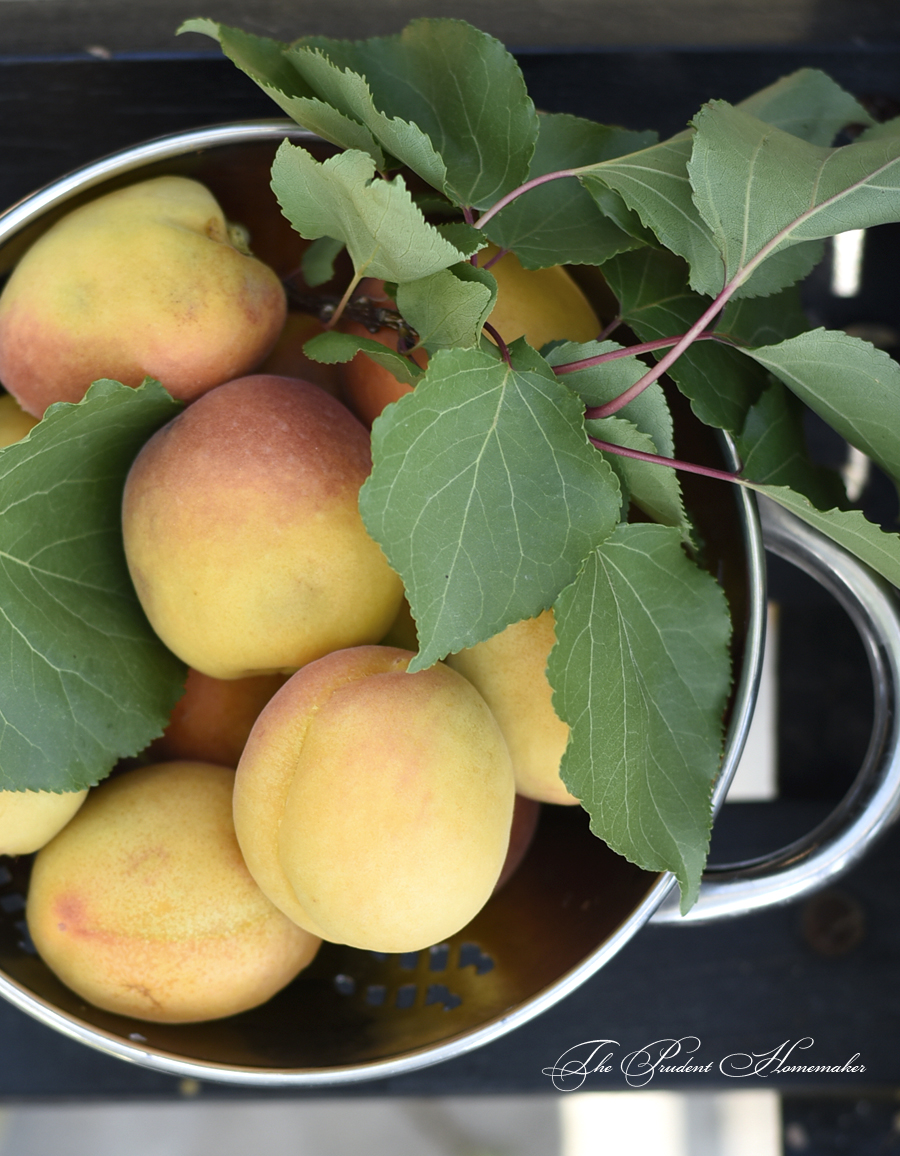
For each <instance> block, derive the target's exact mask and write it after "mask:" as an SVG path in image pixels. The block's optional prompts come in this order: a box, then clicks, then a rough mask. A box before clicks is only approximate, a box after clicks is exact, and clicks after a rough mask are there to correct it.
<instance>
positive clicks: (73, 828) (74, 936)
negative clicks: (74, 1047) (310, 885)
mask: <svg viewBox="0 0 900 1156" xmlns="http://www.w3.org/2000/svg"><path fill="white" fill-rule="evenodd" d="M233 785H234V773H233V772H232V771H230V770H228V769H227V768H224V767H216V766H212V765H211V764H206V763H191V762H173V763H165V764H160V765H155V766H151V767H145V768H142V769H140V770H135V771H129V772H126V773H125V774H122V775H119V776H118V777H117V778H114V779H109V780H107V781H106V782H104V783H103V784H102V785H101V786H100V787H97V788H95V789H94V790H93V791H92V792H91V795H90V797H89V798H88V800H87V802H86V803H85V804H84V806H83V807H82V809H81V810H80V811H79V812H78V814H77V815H76V816H75V818H74V819H73V820H72V821H71V822H70V823H69V824H68V826H66V827H65V828H64V829H63V830H62V831H61V832H60V834H59V835H57V836H56V838H55V839H53V840H52V841H51V842H50V843H48V844H47V846H46V847H44V848H43V850H41V851H39V852H38V855H37V857H36V859H35V862H34V868H33V871H32V876H31V883H30V886H29V891H28V902H27V908H26V918H27V921H28V929H29V931H30V933H31V937H32V939H33V941H34V944H35V947H36V948H37V950H38V953H39V954H40V956H41V958H42V959H43V960H44V962H45V963H46V964H47V966H48V967H49V968H50V970H51V971H53V972H54V973H55V974H56V975H57V976H58V978H59V979H60V980H61V981H62V982H63V983H64V984H66V985H67V986H68V987H70V988H71V989H72V990H73V991H74V992H76V993H77V994H78V995H80V996H82V997H83V998H84V999H86V1000H87V1001H88V1002H89V1003H92V1004H94V1005H95V1006H97V1007H100V1008H104V1009H105V1010H107V1011H112V1012H118V1013H119V1014H122V1015H128V1016H135V1017H137V1018H139V1019H145V1020H156V1021H158V1022H161V1023H189V1022H193V1021H198V1020H205V1019H217V1018H219V1017H221V1016H227V1015H231V1014H233V1013H236V1012H240V1011H244V1010H245V1009H247V1008H251V1007H256V1006H257V1005H258V1004H261V1003H263V1002H264V1001H265V1000H267V999H269V998H270V997H271V996H272V995H274V994H275V992H277V991H279V990H280V989H281V988H282V987H284V985H285V984H287V983H288V982H289V981H290V980H291V979H292V978H293V977H294V976H295V975H296V974H297V973H298V972H299V971H300V970H301V969H302V968H303V967H304V966H305V965H306V964H307V963H308V962H309V961H310V960H311V959H312V957H313V956H314V955H315V953H316V951H317V949H318V947H319V940H318V939H317V938H316V937H315V936H311V935H309V934H308V933H307V932H305V931H303V930H302V929H301V928H299V927H297V926H296V924H294V923H292V922H291V921H290V920H289V919H286V918H285V917H284V916H283V915H282V914H281V912H280V911H278V910H277V909H276V908H275V907H274V906H273V905H272V904H271V903H270V902H269V901H268V900H267V899H266V898H265V896H264V895H263V894H262V892H261V891H260V890H259V888H258V887H257V885H256V884H255V883H254V881H253V879H252V878H251V876H250V874H249V872H248V871H247V868H246V866H245V865H244V861H243V859H242V858H241V854H240V850H239V848H238V844H237V840H236V839H235V835H234V826H233V821H232V817H231V795H232V789H233Z"/></svg>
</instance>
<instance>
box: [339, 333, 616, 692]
mask: <svg viewBox="0 0 900 1156" xmlns="http://www.w3.org/2000/svg"><path fill="white" fill-rule="evenodd" d="M510 352H511V355H512V362H513V363H512V366H510V365H508V364H507V363H506V362H505V361H503V360H502V359H501V358H500V356H499V353H498V352H497V351H496V350H493V348H482V349H465V350H464V349H454V350H439V351H438V352H437V353H436V354H435V355H434V357H432V358H431V360H430V362H429V366H428V372H427V373H426V375H425V377H424V378H423V379H422V381H421V382H419V384H418V385H417V386H416V389H415V391H414V392H413V393H411V394H409V395H407V396H406V397H403V398H401V399H400V400H399V401H398V402H397V403H396V404H395V405H393V406H391V407H390V408H389V409H388V410H386V411H385V412H384V413H383V414H382V416H381V417H380V418H379V419H378V420H377V421H376V422H375V424H374V426H373V430H372V456H373V460H374V466H373V469H372V473H371V476H370V477H369V479H368V481H367V482H366V484H365V486H364V487H363V490H362V493H361V495H360V510H361V512H362V515H363V519H364V520H365V523H366V526H367V528H368V530H369V533H370V534H371V535H372V536H373V538H375V539H376V541H378V542H379V543H380V544H381V546H382V549H383V550H384V551H385V554H386V555H387V557H388V560H389V561H390V563H391V565H392V566H393V567H394V569H395V570H396V571H397V572H398V573H399V574H400V576H401V577H402V579H403V581H404V585H405V586H406V590H407V595H408V598H409V603H410V607H411V609H412V613H413V617H414V618H415V620H416V623H417V626H418V632H419V638H420V640H421V642H422V648H421V650H420V653H419V655H418V658H417V659H416V660H415V663H414V664H413V665H411V667H410V669H413V668H415V669H422V668H424V667H427V666H430V665H431V664H432V663H434V662H435V661H437V660H438V659H440V658H443V657H445V656H446V655H447V654H448V653H450V652H451V651H457V650H461V649H462V648H463V647H466V646H472V645H474V644H475V643H476V642H480V641H482V640H484V639H485V638H489V637H491V636H492V635H494V634H496V633H497V632H498V631H499V630H501V629H503V627H504V626H507V625H508V624H509V623H511V622H517V621H519V620H520V619H522V618H533V617H535V616H536V615H537V614H539V613H540V612H541V611H542V610H544V609H546V608H547V607H548V606H550V605H551V603H552V602H553V600H554V599H555V598H556V596H557V594H558V593H559V591H560V590H561V589H562V588H563V587H564V586H566V585H567V584H568V583H569V582H571V581H572V579H573V578H574V577H575V574H576V573H577V571H578V567H579V566H580V564H581V561H582V559H583V558H584V557H585V555H586V554H588V553H589V552H590V551H591V550H592V549H593V548H594V547H595V546H596V545H597V544H598V543H599V542H601V541H602V540H603V539H604V538H605V537H606V536H607V535H608V534H609V533H610V531H611V530H612V528H613V527H614V526H615V524H616V522H617V520H618V515H619V504H620V496H619V488H618V483H617V481H616V478H615V475H614V474H613V472H612V470H611V469H610V468H609V466H608V465H607V464H606V462H604V461H603V460H602V458H601V456H600V455H599V454H598V453H596V452H595V451H594V450H593V449H592V448H591V446H590V444H589V442H588V440H587V436H586V435H585V432H584V427H583V424H582V421H581V412H582V407H581V402H580V400H579V398H578V397H577V396H576V395H575V394H574V393H572V392H571V390H569V389H567V388H566V387H565V386H564V385H563V384H562V383H561V382H560V381H559V380H558V379H557V378H556V377H555V376H554V374H553V373H552V371H551V370H550V369H549V368H548V366H547V364H546V362H544V361H543V359H542V358H541V357H540V356H539V355H538V354H536V353H535V352H534V351H533V350H532V349H530V348H529V346H528V345H527V344H526V343H525V342H524V340H520V341H517V342H514V344H513V345H512V347H511V350H510Z"/></svg>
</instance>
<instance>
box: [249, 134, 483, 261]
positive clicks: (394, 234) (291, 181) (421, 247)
mask: <svg viewBox="0 0 900 1156" xmlns="http://www.w3.org/2000/svg"><path fill="white" fill-rule="evenodd" d="M272 188H273V189H274V191H275V195H276V197H277V198H278V203H279V204H280V206H281V208H282V211H283V212H284V215H285V216H286V217H287V218H288V220H289V221H290V222H291V224H292V225H293V226H294V228H295V229H296V230H297V232H298V233H299V234H300V236H301V237H306V238H308V239H310V240H315V239H316V238H317V237H333V238H334V239H335V240H339V241H342V242H343V243H344V244H346V246H347V250H348V252H349V253H350V257H351V259H352V261H353V265H354V268H355V270H356V272H357V274H358V275H359V276H360V277H362V276H367V277H380V278H382V279H384V280H385V281H414V280H417V279H418V278H419V277H427V276H428V275H429V274H430V273H436V272H437V271H438V270H439V269H445V268H447V267H448V266H450V265H455V264H457V263H458V262H459V261H462V260H465V258H467V257H471V256H472V254H473V253H475V252H477V250H478V248H479V244H480V243H481V242H479V241H478V239H477V238H478V234H477V233H476V232H475V230H469V232H470V233H471V235H472V238H473V242H472V245H471V246H470V247H469V250H468V252H466V251H462V252H461V251H460V250H459V249H458V248H456V246H455V245H453V244H451V243H450V242H449V241H447V240H446V239H445V238H444V237H442V236H441V234H440V233H439V232H438V231H437V230H436V229H434V228H432V226H431V225H429V224H428V222H427V221H426V220H425V218H424V217H423V216H422V212H421V210H420V209H419V208H418V207H417V206H416V205H415V204H414V203H413V200H412V198H411V197H410V195H409V191H408V190H407V188H406V184H405V183H404V181H403V178H402V177H399V176H398V177H395V178H394V179H393V180H392V181H386V180H381V179H376V178H375V165H374V163H373V162H372V159H371V158H370V157H368V156H366V155H365V154H364V153H359V152H352V151H348V152H344V153H338V154H337V155H336V156H333V157H329V158H328V160H326V161H323V162H321V163H320V162H319V161H317V160H316V159H315V157H313V156H312V155H311V154H310V153H309V152H307V151H306V149H304V148H302V147H301V146H299V145H292V144H290V143H289V142H287V141H284V142H283V143H282V144H281V145H280V146H279V148H278V152H277V153H276V155H275V162H274V164H273V166H272Z"/></svg>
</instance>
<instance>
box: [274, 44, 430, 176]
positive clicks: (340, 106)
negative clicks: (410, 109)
mask: <svg viewBox="0 0 900 1156" xmlns="http://www.w3.org/2000/svg"><path fill="white" fill-rule="evenodd" d="M319 43H320V44H323V45H325V46H326V48H325V51H324V52H323V51H322V49H321V48H313V47H307V46H306V44H305V43H304V42H302V41H301V42H297V43H295V44H293V45H292V46H291V47H290V48H289V49H288V50H287V56H288V59H289V60H290V62H291V64H293V66H294V67H295V68H296V69H297V71H298V73H300V75H301V76H302V77H303V79H304V80H305V81H306V82H307V83H308V84H309V85H310V87H311V88H312V89H313V90H314V91H315V92H316V93H317V94H318V95H319V96H320V97H321V98H322V100H323V101H324V103H325V104H326V105H327V106H329V107H331V108H335V109H337V110H338V112H340V113H341V114H343V115H344V116H346V117H348V118H349V119H350V120H351V121H353V122H354V123H359V124H362V125H365V127H366V129H367V130H368V132H370V133H371V134H372V137H373V139H374V140H376V141H378V143H379V145H380V146H381V149H382V151H383V154H384V156H385V157H390V158H396V160H397V162H399V163H402V164H405V165H407V166H408V167H409V168H410V169H412V171H413V172H415V173H418V174H419V176H421V177H423V178H424V179H425V180H426V181H428V183H429V184H431V185H433V186H434V187H435V188H438V189H441V188H444V186H445V184H446V177H447V169H446V166H445V165H444V162H443V160H442V159H441V157H440V156H439V154H438V153H437V152H436V151H435V148H434V146H433V144H432V142H431V140H430V139H429V137H428V136H427V135H426V134H425V133H424V132H423V131H422V130H421V129H420V128H419V127H418V126H417V125H415V124H410V123H409V122H408V121H405V120H403V119H402V118H400V117H392V116H386V115H385V114H384V113H383V112H380V111H379V110H378V109H377V108H376V107H375V100H374V97H373V95H372V91H371V89H370V87H369V85H368V83H367V80H366V78H365V77H364V76H361V75H359V73H358V72H355V71H353V70H352V69H350V68H341V67H339V66H338V65H337V64H335V63H334V62H333V61H332V60H331V59H330V58H329V56H328V55H327V53H328V51H329V50H330V46H331V45H332V44H333V42H329V41H323V42H319ZM329 139H331V138H329ZM381 167H393V168H396V167H398V166H397V164H396V163H393V162H391V163H390V165H389V164H388V162H387V161H386V162H385V164H384V166H381Z"/></svg>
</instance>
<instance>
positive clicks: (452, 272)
mask: <svg viewBox="0 0 900 1156" xmlns="http://www.w3.org/2000/svg"><path fill="white" fill-rule="evenodd" d="M496 300H497V282H496V280H495V279H494V278H493V277H492V276H491V274H490V273H487V272H485V270H483V269H476V268H475V267H474V266H473V265H470V264H469V263H468V262H463V263H462V264H460V265H454V266H453V268H452V269H441V270H440V271H439V272H437V273H432V274H431V276H430V277H423V278H421V279H420V280H418V281H407V282H406V283H405V284H403V285H400V286H398V287H397V308H398V309H399V310H400V313H401V315H402V316H403V317H404V319H405V320H406V321H408V322H409V324H410V325H411V326H412V327H413V329H415V331H416V333H418V335H419V343H420V344H421V345H424V347H425V348H426V349H427V350H428V351H429V353H433V352H435V350H438V349H449V348H452V347H454V346H461V347H463V348H472V347H473V346H477V345H478V344H479V342H480V341H481V330H482V328H483V327H484V323H485V321H486V320H487V318H488V315H489V314H490V312H491V310H492V309H493V308H494V302H495V301H496Z"/></svg>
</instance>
